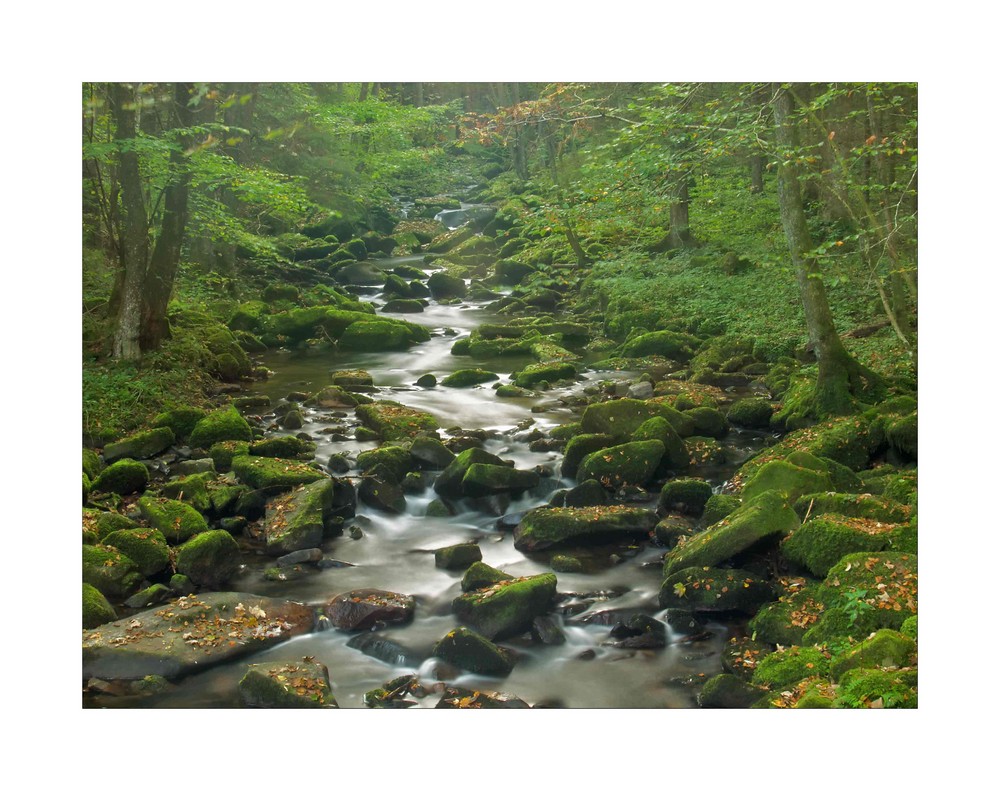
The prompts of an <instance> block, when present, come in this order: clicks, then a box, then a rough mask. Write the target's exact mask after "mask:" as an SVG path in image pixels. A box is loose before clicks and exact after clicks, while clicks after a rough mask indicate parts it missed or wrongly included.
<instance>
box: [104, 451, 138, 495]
mask: <svg viewBox="0 0 1000 791" xmlns="http://www.w3.org/2000/svg"><path fill="white" fill-rule="evenodd" d="M148 484H149V470H147V469H146V465H145V464H143V463H142V462H141V461H134V460H133V459H121V460H120V461H116V462H115V463H114V464H111V465H109V466H108V467H105V468H104V470H103V471H102V472H101V474H100V475H98V476H97V480H96V481H94V482H93V483H92V484H91V491H96V492H113V493H114V494H132V493H134V492H141V491H144V490H145V488H146V486H147V485H148Z"/></svg>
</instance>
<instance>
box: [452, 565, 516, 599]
mask: <svg viewBox="0 0 1000 791" xmlns="http://www.w3.org/2000/svg"><path fill="white" fill-rule="evenodd" d="M512 579H514V577H512V576H511V575H510V574H505V573H504V572H502V571H500V570H499V569H495V568H493V567H492V566H488V565H487V564H485V563H483V562H481V561H477V562H475V563H473V564H472V565H471V566H469V568H468V569H467V570H466V572H465V575H464V576H463V577H462V591H463V592H465V593H468V592H469V591H474V590H479V589H480V588H488V587H489V586H490V585H493V584H495V583H497V582H503V581H504V580H512Z"/></svg>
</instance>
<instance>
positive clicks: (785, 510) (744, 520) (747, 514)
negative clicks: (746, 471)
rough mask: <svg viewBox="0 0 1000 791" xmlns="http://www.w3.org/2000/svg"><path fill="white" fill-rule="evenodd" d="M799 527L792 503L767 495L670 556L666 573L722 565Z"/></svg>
mask: <svg viewBox="0 0 1000 791" xmlns="http://www.w3.org/2000/svg"><path fill="white" fill-rule="evenodd" d="M798 526H799V520H798V517H797V516H796V515H795V512H794V511H792V509H791V507H789V505H788V503H787V502H786V501H785V500H784V499H783V498H782V497H781V496H780V495H778V494H776V493H775V492H765V493H764V494H762V495H760V496H759V497H757V498H755V499H753V500H751V501H749V502H747V503H744V504H743V506H741V507H740V508H739V509H738V510H736V511H734V512H733V513H731V514H730V515H729V516H727V517H726V518H725V519H723V520H721V521H719V522H716V523H715V524H714V525H711V526H710V527H709V528H707V529H706V530H704V531H703V532H701V533H698V534H697V535H696V536H693V537H692V538H690V539H689V540H688V541H686V542H684V544H682V545H681V546H678V547H676V548H674V549H672V550H671V551H670V552H669V553H667V556H666V559H665V562H664V565H663V570H664V573H665V574H672V573H673V572H675V571H677V570H679V569H683V568H688V567H689V566H715V565H718V564H719V563H722V562H723V561H726V560H729V559H730V558H732V557H734V556H735V555H737V554H739V553H740V552H743V551H745V550H747V549H749V548H750V547H752V546H753V545H754V544H757V543H758V542H759V541H763V540H765V539H768V538H777V537H779V536H783V535H787V534H788V533H790V532H791V531H792V530H794V529H795V528H796V527H798Z"/></svg>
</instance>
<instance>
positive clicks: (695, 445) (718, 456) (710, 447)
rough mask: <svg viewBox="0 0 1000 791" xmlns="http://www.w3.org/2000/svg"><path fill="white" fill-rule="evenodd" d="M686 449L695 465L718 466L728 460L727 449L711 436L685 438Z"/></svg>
mask: <svg viewBox="0 0 1000 791" xmlns="http://www.w3.org/2000/svg"><path fill="white" fill-rule="evenodd" d="M684 449H685V450H686V451H687V455H688V458H689V459H690V463H691V464H692V465H693V466H695V467H699V466H717V465H720V464H725V462H726V449H725V448H724V447H723V446H722V445H721V444H720V443H719V441H718V440H716V439H712V438H711V437H688V438H687V439H685V440H684Z"/></svg>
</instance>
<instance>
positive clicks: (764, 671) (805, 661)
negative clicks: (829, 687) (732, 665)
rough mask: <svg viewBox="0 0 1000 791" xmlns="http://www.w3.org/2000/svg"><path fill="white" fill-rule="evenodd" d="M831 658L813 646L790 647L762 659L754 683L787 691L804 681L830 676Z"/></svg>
mask: <svg viewBox="0 0 1000 791" xmlns="http://www.w3.org/2000/svg"><path fill="white" fill-rule="evenodd" d="M829 672H830V656H829V654H828V653H826V652H824V651H822V650H821V649H819V648H815V647H813V646H797V645H796V646H790V647H789V648H786V649H785V650H783V651H775V652H774V653H772V654H768V655H767V656H765V657H763V658H761V660H760V661H759V662H758V663H757V669H756V670H755V671H754V674H753V680H752V681H753V683H754V684H756V685H758V686H762V687H767V688H768V689H772V690H781V689H787V688H789V687H791V686H793V685H795V684H796V683H798V682H799V681H802V679H805V678H811V677H813V676H823V677H825V676H828V675H829Z"/></svg>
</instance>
